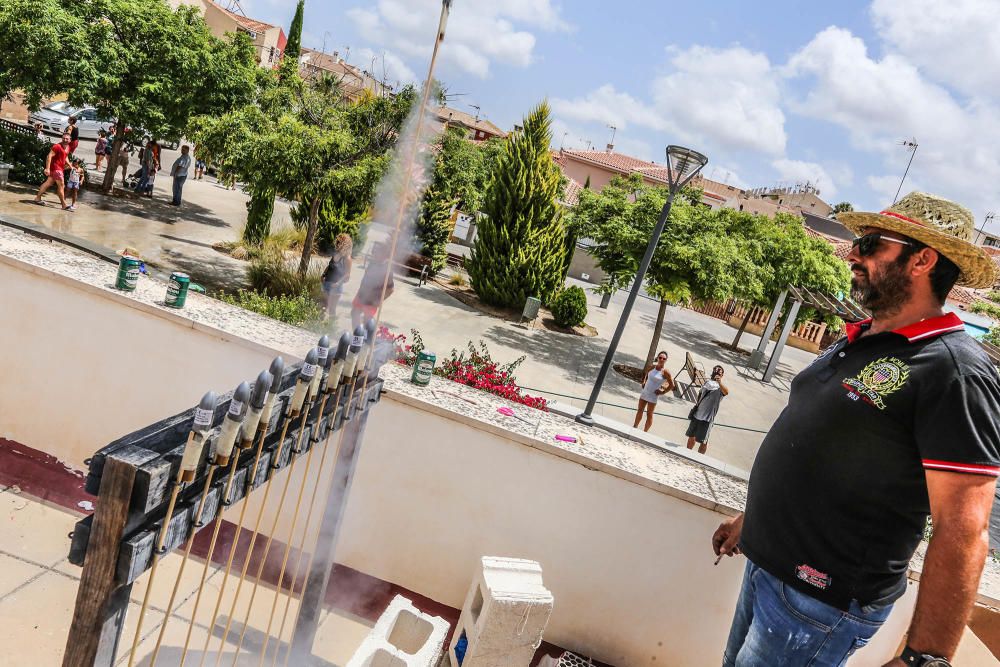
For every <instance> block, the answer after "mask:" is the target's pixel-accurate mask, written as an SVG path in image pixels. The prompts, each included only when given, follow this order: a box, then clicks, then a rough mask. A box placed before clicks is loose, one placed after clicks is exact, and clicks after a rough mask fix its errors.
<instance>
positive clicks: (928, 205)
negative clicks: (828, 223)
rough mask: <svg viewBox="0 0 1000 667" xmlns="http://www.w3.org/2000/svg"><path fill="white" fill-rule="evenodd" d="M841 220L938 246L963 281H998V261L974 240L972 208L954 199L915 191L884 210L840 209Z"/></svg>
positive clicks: (976, 283) (847, 224)
mask: <svg viewBox="0 0 1000 667" xmlns="http://www.w3.org/2000/svg"><path fill="white" fill-rule="evenodd" d="M837 220H838V221H839V222H841V223H843V225H844V226H845V227H847V228H848V229H850V230H851V231H852V232H854V233H855V234H860V233H861V230H862V229H864V228H865V227H877V228H878V229H885V230H888V231H892V232H899V233H900V234H903V235H905V236H908V237H910V238H911V239H915V240H917V241H920V242H921V243H924V244H925V245H927V246H929V247H931V248H934V249H935V250H937V251H938V252H939V253H941V254H942V255H944V256H945V257H947V258H948V259H950V260H951V261H953V262H955V264H956V266H958V268H959V269H960V270H961V272H962V273H961V275H960V276H959V277H958V284H959V285H964V286H966V287H974V288H982V287H992V286H993V285H994V284H995V283H996V282H997V278H998V276H997V268H996V264H994V263H993V260H992V259H991V258H990V256H989V255H987V254H986V252H985V251H984V250H983V249H982V248H980V247H979V246H976V245H973V244H972V242H971V239H972V231H973V229H975V221H974V218H973V217H972V211H970V210H969V209H967V208H965V207H964V206H961V205H959V204H956V203H955V202H953V201H948V200H947V199H942V198H941V197H936V196H934V195H929V194H927V193H926V192H911V193H910V194H908V195H906V196H905V197H903V198H902V199H900V200H899V201H898V202H896V203H895V204H893V205H892V206H890V207H889V208H888V209H886V210H884V211H882V212H881V213H860V212H859V213H855V212H850V213H839V214H838V215H837Z"/></svg>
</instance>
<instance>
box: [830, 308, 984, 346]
mask: <svg viewBox="0 0 1000 667" xmlns="http://www.w3.org/2000/svg"><path fill="white" fill-rule="evenodd" d="M871 324H872V320H871V318H868V319H867V320H862V321H861V322H848V323H847V324H846V325H845V328H846V330H847V342H848V343H853V342H854V341H856V340H857V339H858V338H860V337H861V334H863V333H864V332H865V330H866V329H867V328H868V327H870V326H871ZM953 331H965V324H964V323H963V322H962V320H961V319H959V317H958V315H956V314H955V313H945V314H944V315H942V316H941V317H932V318H931V319H929V320H921V321H920V322H914V323H913V324H908V325H906V326H905V327H900V328H898V329H895V330H893V332H892V333H896V334H899V335H900V336H903V337H904V338H906V340H908V341H909V342H911V343H915V342H917V341H918V340H923V339H924V338H933V337H935V336H940V335H941V334H946V333H952V332H953Z"/></svg>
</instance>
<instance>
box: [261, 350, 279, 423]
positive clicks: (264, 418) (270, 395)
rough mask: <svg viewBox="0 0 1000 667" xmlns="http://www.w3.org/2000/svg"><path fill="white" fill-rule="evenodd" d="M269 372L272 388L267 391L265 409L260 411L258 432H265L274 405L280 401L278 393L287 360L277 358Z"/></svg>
mask: <svg viewBox="0 0 1000 667" xmlns="http://www.w3.org/2000/svg"><path fill="white" fill-rule="evenodd" d="M267 372H268V373H270V374H271V387H270V388H269V389H268V390H267V398H266V399H265V400H264V409H263V410H261V411H260V422H259V423H258V425H257V430H258V431H265V430H266V429H267V425H268V424H270V423H271V412H273V411H274V404H275V402H276V401H277V399H278V392H279V391H280V390H281V378H282V376H283V375H284V374H285V360H284V359H282V358H281V357H275V358H274V361H272V362H271V368H269V369H268V371H267Z"/></svg>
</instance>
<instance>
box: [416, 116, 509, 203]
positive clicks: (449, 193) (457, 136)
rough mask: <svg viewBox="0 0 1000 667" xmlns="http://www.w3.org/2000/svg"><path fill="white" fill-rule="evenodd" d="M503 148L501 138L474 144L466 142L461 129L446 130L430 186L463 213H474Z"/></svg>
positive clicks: (440, 143) (440, 141)
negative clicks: (453, 202) (452, 202)
mask: <svg viewBox="0 0 1000 667" xmlns="http://www.w3.org/2000/svg"><path fill="white" fill-rule="evenodd" d="M503 146H504V142H503V140H502V139H495V138H494V139H490V140H488V141H484V142H478V143H477V142H474V141H470V140H468V139H466V138H465V132H464V130H462V129H461V128H459V127H450V128H448V130H447V131H446V132H443V133H442V134H441V138H440V140H439V146H438V156H437V160H436V161H435V163H434V178H433V181H432V183H431V187H432V188H433V189H434V190H435V191H436V192H437V193H438V194H439V196H441V197H443V198H445V199H455V200H457V201H458V205H459V208H460V209H461V210H463V211H465V212H466V213H469V214H475V213H477V212H478V211H479V209H480V207H481V206H482V203H483V195H484V194H485V192H486V188H487V186H488V185H489V182H490V176H491V174H492V172H493V166H494V164H495V163H496V160H497V157H498V156H499V154H500V152H501V151H502V150H503Z"/></svg>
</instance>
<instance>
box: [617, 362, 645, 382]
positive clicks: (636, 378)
mask: <svg viewBox="0 0 1000 667" xmlns="http://www.w3.org/2000/svg"><path fill="white" fill-rule="evenodd" d="M612 368H613V369H615V373H618V374H619V375H623V376H625V377H627V378H628V379H629V380H632V381H633V382H642V376H643V372H642V371H643V369H641V368H636V367H635V366H629V365H628V364H614V365H613V366H612Z"/></svg>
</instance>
